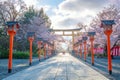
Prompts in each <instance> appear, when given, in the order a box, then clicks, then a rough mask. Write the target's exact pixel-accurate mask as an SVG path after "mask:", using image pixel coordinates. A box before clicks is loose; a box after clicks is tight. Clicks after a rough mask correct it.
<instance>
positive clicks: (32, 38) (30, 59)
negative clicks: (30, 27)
mask: <svg viewBox="0 0 120 80" xmlns="http://www.w3.org/2000/svg"><path fill="white" fill-rule="evenodd" d="M28 40H29V42H30V56H29V65H31V64H32V43H33V40H34V37H29V39H28Z"/></svg>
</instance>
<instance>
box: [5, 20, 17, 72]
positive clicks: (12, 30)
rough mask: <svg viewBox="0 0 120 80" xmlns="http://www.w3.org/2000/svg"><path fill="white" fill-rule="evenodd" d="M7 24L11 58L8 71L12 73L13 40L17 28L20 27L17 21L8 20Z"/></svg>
mask: <svg viewBox="0 0 120 80" xmlns="http://www.w3.org/2000/svg"><path fill="white" fill-rule="evenodd" d="M6 25H7V33H8V34H9V36H10V39H9V42H10V43H9V60H8V73H11V71H12V53H13V41H14V36H15V34H16V31H17V29H18V28H19V25H18V22H16V21H9V22H6Z"/></svg>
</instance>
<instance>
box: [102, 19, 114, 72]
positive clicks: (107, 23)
mask: <svg viewBox="0 0 120 80" xmlns="http://www.w3.org/2000/svg"><path fill="white" fill-rule="evenodd" d="M101 22H102V24H101V28H103V29H104V33H105V35H106V37H107V54H108V71H109V74H112V60H111V53H110V35H111V33H112V27H113V26H112V25H113V24H115V21H114V20H101Z"/></svg>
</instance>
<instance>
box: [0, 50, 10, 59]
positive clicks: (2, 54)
mask: <svg viewBox="0 0 120 80" xmlns="http://www.w3.org/2000/svg"><path fill="white" fill-rule="evenodd" d="M8 55H9V51H8V50H1V51H0V59H7V58H8Z"/></svg>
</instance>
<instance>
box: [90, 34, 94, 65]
mask: <svg viewBox="0 0 120 80" xmlns="http://www.w3.org/2000/svg"><path fill="white" fill-rule="evenodd" d="M93 41H94V37H93V36H90V42H91V58H92V59H91V62H92V65H94V47H93V45H94V44H93Z"/></svg>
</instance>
